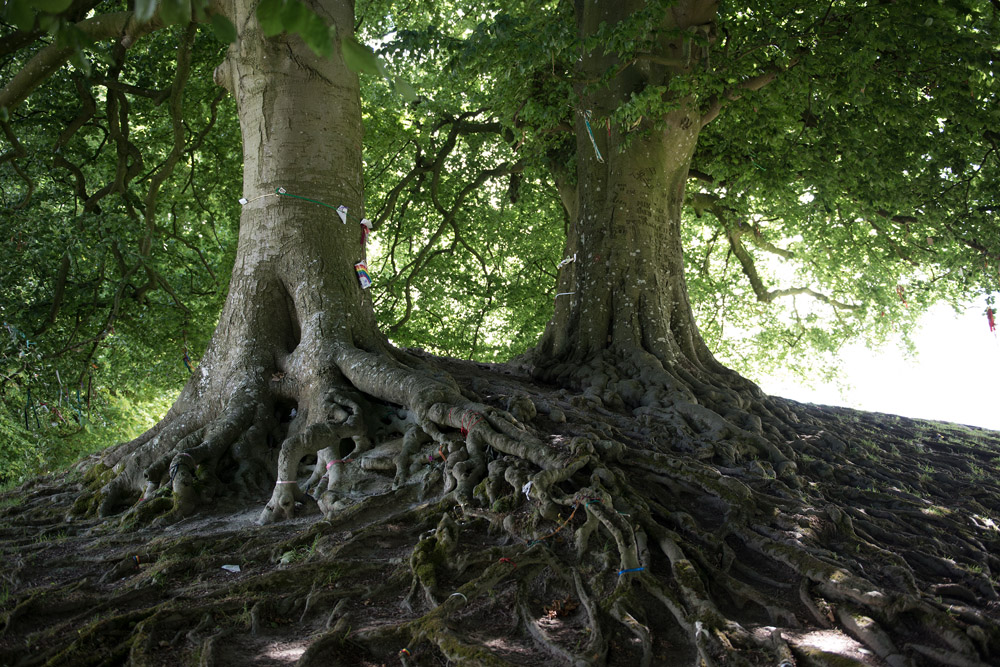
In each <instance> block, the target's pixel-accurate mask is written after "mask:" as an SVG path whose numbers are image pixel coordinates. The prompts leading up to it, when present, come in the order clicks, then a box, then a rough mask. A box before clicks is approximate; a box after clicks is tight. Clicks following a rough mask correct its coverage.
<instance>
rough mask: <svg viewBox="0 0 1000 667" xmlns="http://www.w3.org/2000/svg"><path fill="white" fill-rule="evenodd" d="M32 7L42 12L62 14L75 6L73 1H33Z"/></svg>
mask: <svg viewBox="0 0 1000 667" xmlns="http://www.w3.org/2000/svg"><path fill="white" fill-rule="evenodd" d="M31 4H32V6H34V8H35V9H37V10H38V11H40V12H48V13H49V14H60V13H62V12H64V11H66V10H67V9H69V6H70V5H72V4H73V0H31Z"/></svg>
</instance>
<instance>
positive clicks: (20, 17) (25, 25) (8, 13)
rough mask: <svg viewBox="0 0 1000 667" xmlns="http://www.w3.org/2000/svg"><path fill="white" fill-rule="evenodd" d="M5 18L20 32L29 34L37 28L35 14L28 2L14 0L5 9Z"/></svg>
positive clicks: (26, 0)
mask: <svg viewBox="0 0 1000 667" xmlns="http://www.w3.org/2000/svg"><path fill="white" fill-rule="evenodd" d="M3 16H4V18H5V19H6V20H7V21H9V22H11V23H13V24H14V25H16V26H17V28H18V30H23V31H24V32H29V31H30V30H31V29H32V28H34V27H35V13H34V12H33V11H31V3H29V2H28V0H12V1H11V2H8V3H7V6H6V7H4V12H3Z"/></svg>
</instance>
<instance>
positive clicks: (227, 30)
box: [212, 14, 237, 44]
mask: <svg viewBox="0 0 1000 667" xmlns="http://www.w3.org/2000/svg"><path fill="white" fill-rule="evenodd" d="M212 30H213V31H215V38H216V39H218V40H219V41H220V42H222V43H223V44H232V43H233V42H235V41H236V37H237V35H236V26H234V25H233V22H232V21H230V20H229V19H227V18H226V17H225V16H223V15H222V14H212Z"/></svg>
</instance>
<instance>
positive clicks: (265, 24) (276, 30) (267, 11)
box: [257, 0, 284, 37]
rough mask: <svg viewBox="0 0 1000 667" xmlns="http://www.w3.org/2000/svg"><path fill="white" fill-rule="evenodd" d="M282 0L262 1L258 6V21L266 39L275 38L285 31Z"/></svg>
mask: <svg viewBox="0 0 1000 667" xmlns="http://www.w3.org/2000/svg"><path fill="white" fill-rule="evenodd" d="M282 4H283V3H282V0H260V4H259V5H257V21H258V22H260V29H261V30H262V31H263V32H264V36H265V37H274V36H275V35H278V34H280V33H281V31H282V30H284V27H283V25H282V23H281V5H282Z"/></svg>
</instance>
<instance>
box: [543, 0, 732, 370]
mask: <svg viewBox="0 0 1000 667" xmlns="http://www.w3.org/2000/svg"><path fill="white" fill-rule="evenodd" d="M644 6H645V3H644V2H631V3H612V2H597V3H578V5H577V13H578V16H577V19H578V29H579V33H580V37H581V39H584V40H586V39H587V38H588V37H591V36H592V35H593V34H594V33H595V32H596V31H597V29H598V27H599V26H600V25H601V24H602V23H604V24H606V25H609V26H616V25H621V24H622V22H623V21H626V20H627V19H628V18H629V17H630V16H631V15H633V14H634V13H635V12H637V11H639V10H641V9H642V8H643V7H644ZM714 15H715V3H714V2H700V1H698V2H686V3H679V4H678V5H676V6H674V7H672V8H671V9H669V10H668V11H667V13H666V14H665V16H664V17H663V21H662V24H661V25H660V26H659V28H658V31H657V33H658V34H659V35H662V36H660V37H658V38H656V39H655V40H654V41H655V42H656V44H657V47H656V50H657V53H656V54H655V56H656V57H654V58H650V59H649V60H645V61H643V60H637V61H636V62H634V63H632V64H628V63H621V62H619V60H618V58H617V57H616V56H608V55H604V54H603V52H602V50H601V49H599V48H598V49H596V50H594V51H591V52H590V54H589V55H588V56H587V57H586V58H585V59H584V61H583V63H582V77H583V78H584V79H585V80H590V81H597V80H600V79H601V78H602V77H604V76H606V74H607V72H609V71H617V74H616V75H615V76H614V77H613V78H612V79H611V80H610V81H609V82H608V83H607V84H606V85H600V86H596V85H590V86H587V87H585V88H581V93H580V94H581V102H580V105H581V106H580V108H579V109H578V111H579V113H577V115H576V149H577V179H576V180H577V195H576V200H577V201H576V203H575V206H572V207H570V208H573V209H575V210H572V211H571V215H570V219H571V224H570V227H569V233H568V235H567V241H566V254H565V257H566V258H567V259H569V258H573V257H575V258H576V260H575V261H572V262H569V263H568V264H566V265H565V266H564V268H563V269H562V271H561V273H560V276H559V282H558V290H557V292H558V294H559V296H557V297H556V300H555V312H554V316H553V318H552V320H551V322H550V323H549V326H548V328H547V329H546V332H545V334H544V336H543V338H542V340H541V342H540V344H539V346H538V348H537V350H536V351H535V355H534V362H535V364H536V365H537V366H538V367H540V369H542V372H543V374H544V375H549V376H555V377H560V376H564V375H567V374H573V373H574V372H575V369H579V368H580V367H581V364H586V363H587V362H589V361H593V360H595V359H607V358H609V357H610V358H613V359H614V360H615V361H616V363H617V364H622V363H624V364H626V366H627V367H628V371H629V373H630V374H634V373H635V372H636V371H637V369H638V368H639V367H641V366H644V365H648V364H650V363H652V364H654V365H662V366H663V367H664V368H666V369H673V368H678V369H682V370H683V371H684V372H686V373H691V374H694V375H702V374H704V373H706V372H710V373H726V371H725V369H723V368H722V367H721V365H719V364H718V362H716V361H715V359H714V358H713V356H712V354H711V352H710V351H709V350H708V348H707V347H706V346H705V344H704V342H703V341H702V338H701V335H700V334H699V332H698V327H697V325H696V324H695V321H694V317H693V314H692V311H691V306H690V303H689V301H688V294H687V286H686V284H685V280H684V263H683V252H682V248H681V235H680V228H681V209H682V206H683V202H684V186H685V182H686V180H687V176H688V169H689V166H690V162H691V157H692V155H693V153H694V149H695V145H696V143H697V140H698V133H699V131H700V129H701V120H700V114H699V113H698V109H697V108H696V106H695V100H694V99H693V98H692V97H677V96H673V97H671V96H670V94H669V93H666V92H665V93H664V101H665V102H666V103H667V104H668V105H669V106H670V111H669V112H667V113H666V114H665V115H664V116H663V117H661V118H642V119H641V120H640V121H639V122H638V123H637V124H636V125H635V126H634V127H631V128H628V129H627V130H624V131H623V130H622V128H621V127H620V126H619V125H618V123H612V122H611V121H610V117H611V114H612V113H613V112H614V111H615V110H616V109H618V108H619V107H620V106H622V105H623V104H625V103H627V102H628V101H629V99H630V98H631V97H632V96H633V95H635V94H638V93H641V92H642V91H644V90H645V89H647V88H649V87H655V86H659V87H662V89H663V90H664V91H666V90H667V86H669V82H670V79H671V77H672V76H674V75H675V74H677V73H679V72H681V71H683V70H685V69H689V68H690V67H692V66H695V64H696V62H697V59H698V51H699V49H700V48H702V47H699V46H696V45H693V44H692V40H691V39H690V37H688V36H685V35H690V34H691V33H692V32H693V31H694V30H695V29H696V28H697V27H698V26H704V25H706V24H709V23H710V22H711V21H712V20H713V17H714Z"/></svg>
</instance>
